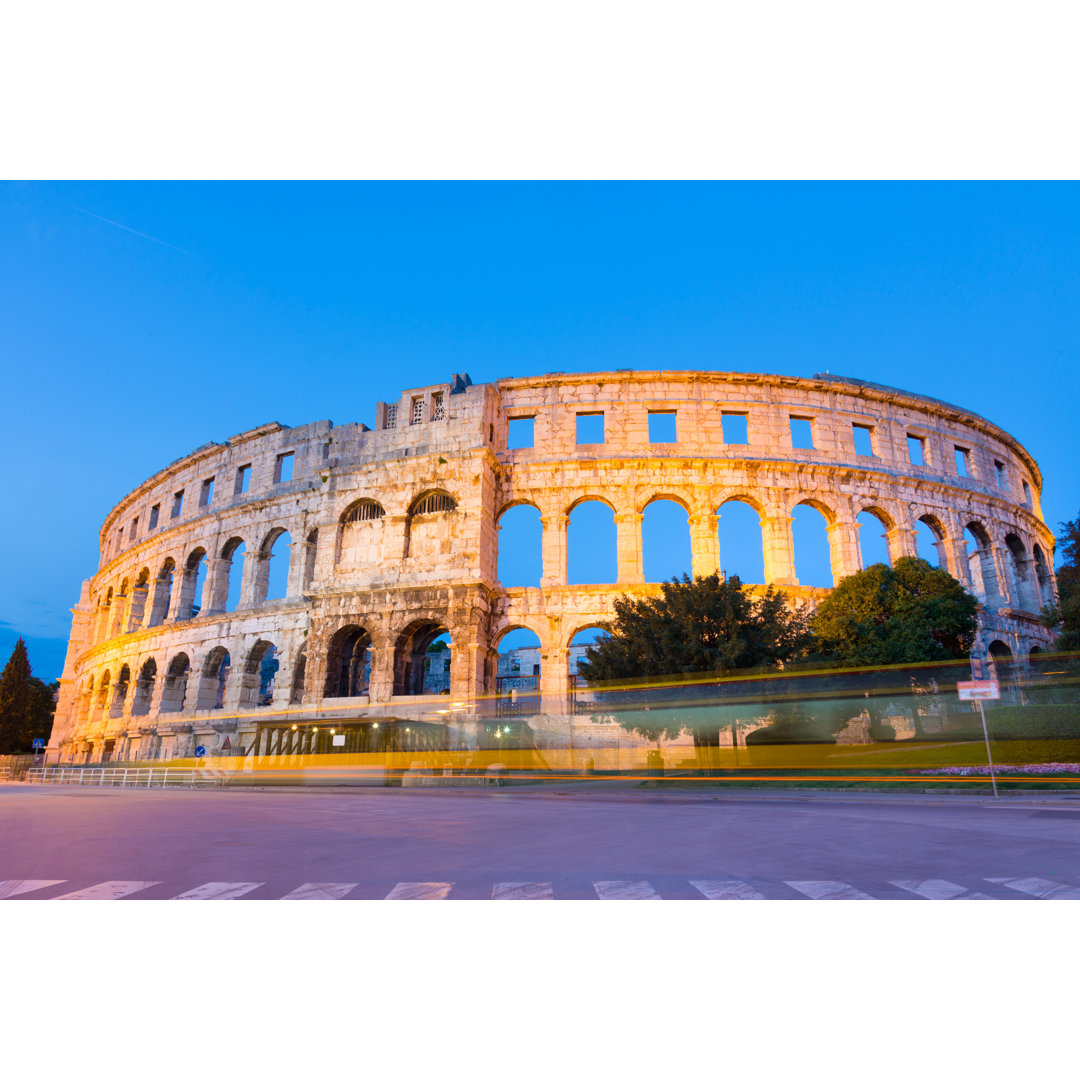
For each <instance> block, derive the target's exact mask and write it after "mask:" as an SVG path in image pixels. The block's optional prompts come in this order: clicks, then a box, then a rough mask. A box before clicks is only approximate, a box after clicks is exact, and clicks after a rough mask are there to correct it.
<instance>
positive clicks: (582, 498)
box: [566, 493, 615, 517]
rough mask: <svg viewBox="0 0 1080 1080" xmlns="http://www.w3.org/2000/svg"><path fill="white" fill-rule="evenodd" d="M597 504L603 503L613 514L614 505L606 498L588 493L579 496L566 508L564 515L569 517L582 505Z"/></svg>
mask: <svg viewBox="0 0 1080 1080" xmlns="http://www.w3.org/2000/svg"><path fill="white" fill-rule="evenodd" d="M587 502H598V503H603V504H604V505H605V506H606V507H607V508H608V509H609V510H610V511H611V512H612V513H615V504H614V503H613V502H612V501H611V500H610V499H609V498H608V497H607V496H606V495H601V494H594V493H589V494H587V495H579V496H578V497H577V498H576V499H575V500H574V501H573V502H572V503H570V505H569V506H567V508H566V515H567V517H569V516H570V515H571V514H572V513H573V512H574V511H575V510H576V509H577V508H578V507H579V506H581V504H582V503H587Z"/></svg>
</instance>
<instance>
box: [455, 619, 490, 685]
mask: <svg viewBox="0 0 1080 1080" xmlns="http://www.w3.org/2000/svg"><path fill="white" fill-rule="evenodd" d="M458 636H461V635H460V634H459V635H458ZM451 640H452V641H453V646H452V648H451V653H450V697H451V698H452V699H453V700H454V701H469V700H471V699H472V698H475V697H476V696H477V694H478V693H479V692H480V688H481V687H482V686H483V682H484V662H485V660H486V659H487V647H486V646H484V645H481V644H480V643H479V642H478V641H466V642H462V643H460V644H459V643H458V639H457V637H455V636H454V635H453V634H451Z"/></svg>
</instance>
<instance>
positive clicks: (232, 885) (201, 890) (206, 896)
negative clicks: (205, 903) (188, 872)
mask: <svg viewBox="0 0 1080 1080" xmlns="http://www.w3.org/2000/svg"><path fill="white" fill-rule="evenodd" d="M262 884H263V882H261V881H208V882H207V883H206V884H205V885H200V886H199V887H198V888H197V889H191V890H189V891H188V892H185V893H181V894H180V895H179V896H173V897H171V899H173V900H235V899H237V898H238V897H240V896H243V895H244V893H249V892H251V890H252V889H257V888H258V887H259V886H260V885H262Z"/></svg>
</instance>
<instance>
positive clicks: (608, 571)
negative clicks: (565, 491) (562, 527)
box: [566, 495, 619, 585]
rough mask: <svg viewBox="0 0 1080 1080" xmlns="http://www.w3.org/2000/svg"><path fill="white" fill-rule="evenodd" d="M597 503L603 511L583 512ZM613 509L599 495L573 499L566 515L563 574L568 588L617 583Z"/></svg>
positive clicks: (616, 553) (616, 548)
mask: <svg viewBox="0 0 1080 1080" xmlns="http://www.w3.org/2000/svg"><path fill="white" fill-rule="evenodd" d="M589 503H597V504H599V505H600V506H602V507H604V508H605V509H606V510H607V511H608V513H605V512H604V511H603V510H594V509H592V508H589V509H586V507H587V504H589ZM618 545H619V535H618V527H617V523H616V518H615V508H614V506H613V505H612V504H611V502H610V501H609V500H608V499H606V498H603V497H601V496H598V495H583V496H582V497H581V498H579V499H575V500H574V502H573V503H572V504H571V505H570V509H569V510H568V512H567V525H566V555H567V558H566V573H567V582H568V584H570V585H604V584H608V585H612V584H614V583H615V582H616V581H618V579H619V553H618Z"/></svg>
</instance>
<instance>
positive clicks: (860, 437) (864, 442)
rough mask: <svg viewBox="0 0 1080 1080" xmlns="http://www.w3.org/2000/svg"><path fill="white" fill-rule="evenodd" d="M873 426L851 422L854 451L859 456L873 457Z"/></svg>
mask: <svg viewBox="0 0 1080 1080" xmlns="http://www.w3.org/2000/svg"><path fill="white" fill-rule="evenodd" d="M873 430H874V429H873V428H872V427H868V426H867V425H866V424H852V425H851V431H852V435H853V436H854V438H855V453H856V454H858V456H859V457H874V439H873Z"/></svg>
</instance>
